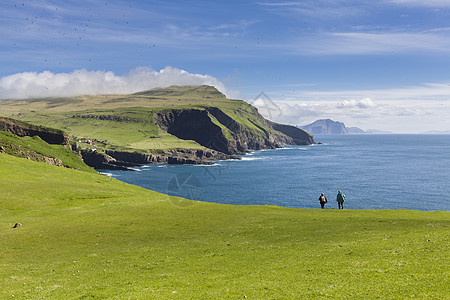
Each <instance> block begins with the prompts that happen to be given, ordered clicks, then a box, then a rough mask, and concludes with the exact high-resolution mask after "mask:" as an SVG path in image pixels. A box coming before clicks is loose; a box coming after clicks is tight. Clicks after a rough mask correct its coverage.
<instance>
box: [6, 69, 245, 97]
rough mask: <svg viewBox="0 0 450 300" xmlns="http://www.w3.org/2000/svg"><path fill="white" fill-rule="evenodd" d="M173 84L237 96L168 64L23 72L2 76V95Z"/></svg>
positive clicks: (115, 91) (80, 92)
mask: <svg viewBox="0 0 450 300" xmlns="http://www.w3.org/2000/svg"><path fill="white" fill-rule="evenodd" d="M171 85H211V86H214V87H216V88H217V89H218V90H219V91H221V92H222V93H224V94H225V95H226V96H227V97H236V96H238V93H237V92H233V91H229V90H227V89H226V88H225V86H224V84H223V83H221V82H220V81H219V80H218V79H216V78H215V77H213V76H210V75H202V74H194V73H189V72H187V71H184V70H181V69H177V68H173V67H166V68H164V69H162V70H160V71H155V70H153V69H151V68H148V67H138V68H136V69H134V70H132V71H130V72H129V73H128V74H127V75H125V76H119V75H116V74H114V72H111V71H89V70H86V69H81V70H75V71H73V72H71V73H52V72H50V71H43V72H40V73H38V72H23V73H17V74H13V75H9V76H5V77H2V78H0V99H3V100H5V99H24V98H43V97H70V96H78V95H97V94H130V93H135V92H140V91H144V90H149V89H152V88H157V87H168V86H171Z"/></svg>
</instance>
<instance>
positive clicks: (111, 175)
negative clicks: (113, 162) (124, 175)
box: [99, 172, 120, 178]
mask: <svg viewBox="0 0 450 300" xmlns="http://www.w3.org/2000/svg"><path fill="white" fill-rule="evenodd" d="M99 174H102V175H106V176H108V177H111V178H114V177H119V176H120V175H114V174H112V173H106V172H99Z"/></svg>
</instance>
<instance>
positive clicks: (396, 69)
mask: <svg viewBox="0 0 450 300" xmlns="http://www.w3.org/2000/svg"><path fill="white" fill-rule="evenodd" d="M0 12H1V13H0V25H1V26H0V37H1V38H0V54H1V55H0V64H1V68H0V98H3V99H7V98H17V97H39V96H46V95H54V96H55V95H56V96H57V95H59V94H61V95H65V94H64V93H69V94H70V93H73V94H77V93H96V92H97V93H108V92H109V91H110V92H121V91H123V92H132V91H135V90H138V89H147V88H152V87H155V86H162V85H169V84H204V83H205V84H212V85H215V86H217V87H218V88H220V89H221V90H222V91H224V92H225V93H226V94H227V95H228V96H230V97H233V98H239V99H245V100H247V101H249V102H252V103H254V104H255V105H262V104H264V101H261V100H256V101H255V97H256V96H257V95H259V94H260V92H264V93H265V94H266V95H267V96H268V97H270V99H271V100H272V102H271V105H275V106H277V107H279V113H278V114H275V115H271V117H272V119H274V120H276V121H280V122H285V123H289V124H295V125H303V124H306V123H309V122H312V121H314V120H315V119H319V118H332V119H334V120H338V121H343V122H345V123H346V124H347V125H348V126H358V127H361V128H363V129H369V128H376V129H382V130H390V131H394V132H399V133H412V132H422V131H427V130H450V120H448V119H449V118H448V117H447V116H448V115H449V113H450V0H428V1H418V0H379V1H365V0H360V1H351V0H349V1H344V0H335V1H332V0H304V1H266V0H260V1H220V2H219V1H217V2H216V1H107V0H106V1H87V0H78V1H50V0H48V1H15V0H11V1H2V2H1V3H0ZM161 70H163V71H161ZM46 93H48V94H46ZM260 111H261V113H263V114H264V105H263V106H261V107H260Z"/></svg>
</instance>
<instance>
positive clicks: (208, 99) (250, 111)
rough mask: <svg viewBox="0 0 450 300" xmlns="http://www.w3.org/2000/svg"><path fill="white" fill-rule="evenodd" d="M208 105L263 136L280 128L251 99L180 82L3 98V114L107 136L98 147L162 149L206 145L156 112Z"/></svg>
mask: <svg viewBox="0 0 450 300" xmlns="http://www.w3.org/2000/svg"><path fill="white" fill-rule="evenodd" d="M100 107H101V109H99V108H100ZM205 107H215V108H220V110H221V111H222V112H224V113H225V114H226V115H227V116H229V117H230V118H231V119H233V120H235V121H236V122H237V123H238V124H240V125H242V126H243V127H245V128H246V129H248V130H249V131H250V132H252V133H253V134H255V135H257V136H264V137H266V133H265V131H267V132H274V130H273V129H272V128H270V127H267V126H265V125H264V124H263V123H261V120H260V119H258V116H256V115H255V111H254V108H253V107H251V106H250V105H249V104H247V103H245V102H244V101H240V100H230V99H227V98H226V97H225V96H224V95H223V94H222V93H220V92H219V91H217V90H216V89H215V88H213V87H210V86H177V87H169V88H163V89H154V90H150V91H146V92H142V93H136V94H132V95H100V96H79V97H72V98H47V99H31V100H11V101H1V102H0V115H3V116H7V117H11V118H15V119H19V120H22V121H26V122H30V123H32V124H37V125H43V126H50V127H54V128H58V129H61V130H64V131H65V132H67V133H69V134H70V135H72V136H73V137H74V138H75V139H76V140H100V141H105V140H107V143H96V144H95V145H94V146H93V147H94V148H98V149H109V150H131V151H137V152H161V151H167V150H172V149H203V148H204V147H202V146H201V145H199V144H198V143H197V142H195V141H189V140H187V141H186V140H182V139H179V138H177V137H175V136H173V135H170V134H168V133H167V132H164V131H162V130H160V129H159V127H158V126H157V125H156V123H155V120H154V118H153V114H154V113H155V112H157V111H161V110H168V109H187V108H189V109H199V110H204V109H205ZM211 119H212V121H213V122H214V123H215V124H217V125H218V126H219V127H221V129H222V131H223V134H224V136H226V137H228V138H230V137H231V135H230V133H229V132H228V129H227V128H226V125H227V124H220V123H219V122H218V121H217V120H216V119H215V118H214V117H212V116H211ZM224 125H225V126H224ZM278 134H280V133H278ZM83 146H84V147H91V146H86V145H83Z"/></svg>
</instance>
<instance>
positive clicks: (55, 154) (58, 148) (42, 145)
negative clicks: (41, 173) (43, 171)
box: [0, 131, 95, 172]
mask: <svg viewBox="0 0 450 300" xmlns="http://www.w3.org/2000/svg"><path fill="white" fill-rule="evenodd" d="M0 153H6V154H10V155H14V156H17V157H23V158H28V159H31V160H34V161H40V162H46V161H47V162H49V158H50V160H51V162H52V163H56V162H57V163H58V164H60V165H61V166H64V167H68V168H73V169H78V170H83V171H87V172H95V171H94V169H92V168H90V167H88V166H87V165H85V164H84V162H83V160H82V159H81V158H80V157H79V156H77V154H76V153H75V152H73V151H71V150H70V149H67V148H66V147H64V146H62V145H50V144H48V143H46V142H44V141H43V140H42V139H41V138H39V137H38V136H34V137H29V136H25V137H19V136H17V135H14V134H12V133H9V132H4V131H0Z"/></svg>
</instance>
